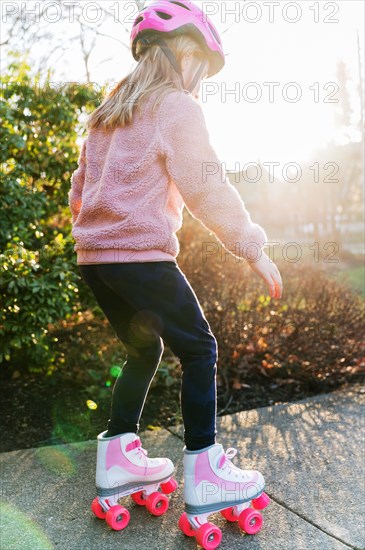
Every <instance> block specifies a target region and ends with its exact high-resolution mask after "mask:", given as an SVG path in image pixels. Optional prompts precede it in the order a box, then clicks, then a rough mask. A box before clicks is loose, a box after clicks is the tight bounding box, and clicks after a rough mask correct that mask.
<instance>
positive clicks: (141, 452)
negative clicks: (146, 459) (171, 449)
mask: <svg viewBox="0 0 365 550" xmlns="http://www.w3.org/2000/svg"><path fill="white" fill-rule="evenodd" d="M133 449H135V450H136V452H135V453H134V454H136V455H138V456H147V455H148V451H146V449H143V447H142V443H141V440H140V439H139V437H138V438H137V439H134V440H133V441H131V442H130V443H128V445H127V446H126V451H127V452H129V451H133Z"/></svg>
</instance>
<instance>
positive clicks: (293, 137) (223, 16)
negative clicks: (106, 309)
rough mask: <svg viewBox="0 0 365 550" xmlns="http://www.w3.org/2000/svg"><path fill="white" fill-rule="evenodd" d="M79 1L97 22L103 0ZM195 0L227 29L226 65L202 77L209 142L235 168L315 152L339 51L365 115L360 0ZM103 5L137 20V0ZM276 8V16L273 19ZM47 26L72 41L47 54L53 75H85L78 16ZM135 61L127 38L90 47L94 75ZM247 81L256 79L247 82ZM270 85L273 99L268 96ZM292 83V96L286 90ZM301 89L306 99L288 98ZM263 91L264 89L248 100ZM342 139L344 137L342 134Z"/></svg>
mask: <svg viewBox="0 0 365 550" xmlns="http://www.w3.org/2000/svg"><path fill="white" fill-rule="evenodd" d="M76 3H78V4H79V5H81V6H83V8H84V10H85V16H87V15H89V24H90V26H91V27H93V23H92V21H91V20H92V19H93V17H94V18H95V14H96V13H97V12H96V11H95V10H93V5H94V6H95V5H96V3H95V2H89V1H88V0H82V1H80V2H76ZM196 3H197V4H198V5H200V6H201V7H202V9H203V10H204V11H205V13H209V14H211V18H212V20H213V22H214V24H215V25H216V27H217V28H218V30H219V31H220V32H221V33H223V34H222V41H223V45H224V49H225V52H226V66H225V67H224V69H223V70H222V71H221V72H220V73H219V74H218V75H216V76H215V77H213V78H212V79H209V80H207V81H206V84H203V87H202V95H201V101H202V103H203V109H204V112H205V115H206V121H207V125H208V128H209V131H210V136H211V142H212V144H213V145H214V147H215V149H216V151H217V153H218V156H219V158H220V159H221V161H223V162H226V167H227V169H228V170H230V169H232V170H233V169H234V168H235V163H239V169H242V167H243V165H244V164H245V163H247V162H256V161H257V160H258V159H260V160H261V161H263V162H264V161H278V162H283V163H284V162H289V161H293V162H298V163H300V162H301V161H302V160H305V159H307V158H308V157H310V155H311V151H312V150H313V148H315V147H317V146H321V145H324V144H325V143H326V141H328V140H330V139H331V138H332V137H334V136H335V133H336V129H335V127H334V107H335V106H336V104H335V103H329V102H328V100H330V99H331V98H333V99H338V98H339V93H340V91H339V90H338V89H336V72H335V71H336V62H337V60H339V59H342V60H344V61H345V62H346V64H347V65H348V69H349V72H350V76H351V78H352V79H353V82H352V85H351V89H349V91H350V93H351V94H353V98H354V99H353V105H352V107H353V109H354V110H355V115H356V116H355V118H356V119H358V118H359V117H360V101H359V97H358V96H356V95H355V93H356V90H355V88H356V86H358V83H359V68H358V57H357V31H358V33H359V39H360V45H361V48H362V51H361V55H362V57H363V43H364V26H363V21H364V3H363V2H362V0H337V1H336V2H325V1H323V0H319V1H317V2H316V1H314V0H313V1H310V0H298V1H297V2H289V1H283V0H281V1H280V2H279V1H276V2H275V1H272V0H271V1H270V2H265V1H263V0H260V1H256V2H255V1H248V0H241V1H234V0H229V1H226V2H224V1H221V2H217V1H216V2H214V1H211V2H210V1H198V0H196ZM265 4H266V5H265ZM269 4H270V5H271V7H270V5H269ZM275 4H278V5H275ZM86 6H88V7H87V9H86ZM103 6H104V7H107V8H108V9H109V10H110V11H112V10H114V13H116V15H117V16H118V17H119V19H123V18H127V19H128V16H129V22H127V26H128V29H130V28H131V26H132V21H133V20H134V17H135V16H136V8H135V6H134V2H132V1H128V0H125V1H120V2H116V1H115V0H111V1H109V0H103ZM93 14H94V15H93ZM272 14H274V15H273V21H270V19H271V18H272ZM296 19H297V21H295V20H296ZM255 20H256V21H255ZM290 21H291V22H290ZM50 30H51V31H52V33H53V35H54V41H56V40H57V41H59V40H60V38H61V40H62V41H63V43H64V44H65V45H66V46H67V48H66V52H65V54H63V56H62V57H61V58H60V57H59V54H58V55H57V56H56V55H54V56H53V57H52V55H51V56H50V59H49V62H50V65H51V66H53V67H54V70H55V75H54V79H55V80H63V81H81V82H82V81H85V69H84V65H83V62H82V56H81V53H80V45H79V42H77V41H74V42H72V41H70V37H72V36H75V35H77V33H78V25H77V23H73V22H71V21H70V22H67V23H66V24H61V23H54V24H53V25H51V26H50ZM100 30H102V31H103V32H105V33H107V34H111V35H113V36H115V37H117V38H119V39H120V40H124V41H125V43H126V44H128V42H129V32H126V31H125V30H124V29H123V27H122V26H121V25H120V24H119V23H118V22H117V21H109V23H108V24H106V23H105V24H103V26H102V27H101V28H100ZM223 31H226V32H223ZM90 39H91V36H90ZM43 47H44V46H43ZM42 53H43V52H42ZM32 55H37V45H34V47H32ZM105 60H106V61H105ZM134 66H135V61H134V60H133V58H132V56H131V54H130V52H129V51H128V49H127V48H125V47H124V46H123V45H121V44H120V43H119V42H118V41H116V40H113V39H111V38H107V37H99V38H98V41H97V47H96V48H95V50H94V51H93V52H92V54H91V64H90V67H91V78H92V80H93V82H95V83H96V84H97V85H101V84H102V83H104V82H105V81H106V80H108V81H109V82H112V83H115V82H118V81H119V80H120V79H121V78H123V77H124V76H125V75H126V74H127V73H128V72H130V71H131V70H132V69H133V67H134ZM362 71H363V72H364V67H362ZM249 83H251V85H250V86H247V85H248V84H249ZM252 83H253V84H252ZM264 83H266V85H265V84H264ZM270 83H271V84H270ZM273 83H276V84H277V85H276V86H274V84H273ZM331 83H335V84H331ZM205 86H209V88H205ZM271 86H273V90H272V93H274V101H271V102H270V87H271ZM225 89H226V90H227V91H228V90H234V89H236V90H237V93H238V97H236V96H235V95H234V94H225V92H224V90H225ZM204 91H205V92H206V93H207V95H204ZM209 91H210V93H209V94H208V92H209ZM285 93H286V98H287V99H286V100H284V99H283V94H285ZM297 93H299V94H300V95H301V97H299V100H298V101H296V102H290V101H289V100H290V99H291V98H293V97H295V96H296V94H297ZM257 94H261V97H260V95H259V96H258V98H257V101H255V102H252V101H250V99H252V98H254V97H255V96H257ZM326 98H327V99H326ZM337 131H338V129H337ZM337 139H338V140H339V141H340V142H341V139H342V140H343V138H341V136H340V135H338V136H337ZM353 139H355V140H359V139H360V135H354V136H353Z"/></svg>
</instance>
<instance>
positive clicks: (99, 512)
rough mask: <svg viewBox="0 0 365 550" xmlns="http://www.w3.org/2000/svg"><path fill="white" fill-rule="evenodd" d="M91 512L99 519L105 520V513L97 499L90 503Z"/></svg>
mask: <svg viewBox="0 0 365 550" xmlns="http://www.w3.org/2000/svg"><path fill="white" fill-rule="evenodd" d="M91 510H92V512H93V514H94V515H95V516H96V517H97V518H99V519H105V516H106V512H104V510H103V507H102V505H101V504H100V502H99V499H98V497H95V498H94V500H93V501H92V503H91Z"/></svg>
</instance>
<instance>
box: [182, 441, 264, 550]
mask: <svg viewBox="0 0 365 550" xmlns="http://www.w3.org/2000/svg"><path fill="white" fill-rule="evenodd" d="M236 453H237V450H236V449H234V448H232V447H230V448H229V449H227V451H226V452H224V450H223V447H222V445H221V444H219V443H216V444H214V445H211V446H210V447H207V448H206V449H203V450H200V451H189V450H187V449H186V447H184V461H183V462H184V501H185V512H184V513H183V514H182V515H181V517H180V519H179V528H180V530H181V531H182V532H183V533H184V534H185V535H187V536H189V537H195V538H196V542H197V543H198V545H199V546H201V547H202V548H204V550H214V549H215V548H218V546H219V545H220V543H221V540H222V532H221V530H220V529H219V528H218V527H217V526H216V525H214V524H213V523H210V522H209V521H208V516H210V515H211V514H214V513H216V512H220V513H221V515H222V516H223V517H224V518H225V519H227V520H228V521H231V522H234V521H237V522H238V525H239V527H240V529H241V530H242V531H244V532H246V533H248V534H252V535H253V534H256V533H258V532H259V531H260V529H261V527H262V524H263V518H262V515H261V514H260V512H259V510H263V509H264V508H266V506H267V505H268V504H269V503H270V499H269V497H268V496H267V495H266V494H265V493H264V487H265V480H264V478H263V476H262V475H261V474H260V472H258V471H256V470H241V469H240V468H237V467H236V466H235V465H234V464H232V462H231V461H230V459H231V458H233V457H234V456H235V455H236Z"/></svg>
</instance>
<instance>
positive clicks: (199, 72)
mask: <svg viewBox="0 0 365 550" xmlns="http://www.w3.org/2000/svg"><path fill="white" fill-rule="evenodd" d="M205 66H206V63H205V61H202V62H201V64H200V67H198V70H197V71H196V73H195V76H194V78H193V80H192V81H191V84H190V86H189V87H188V88H187V90H188V91H189V92H190V93H191V92H192V91H193V90H194V88H195V86H196V85H197V83H198V81H199V79H200V77H201V76H202V74H203V71H204V69H205Z"/></svg>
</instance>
